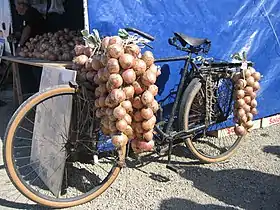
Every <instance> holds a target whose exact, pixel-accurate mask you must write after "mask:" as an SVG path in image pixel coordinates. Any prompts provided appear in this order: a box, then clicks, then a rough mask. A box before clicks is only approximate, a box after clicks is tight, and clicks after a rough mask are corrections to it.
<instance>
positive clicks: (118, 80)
mask: <svg viewBox="0 0 280 210" xmlns="http://www.w3.org/2000/svg"><path fill="white" fill-rule="evenodd" d="M107 83H108V84H109V85H110V87H111V88H112V89H115V88H119V87H120V86H122V84H123V79H122V77H121V75H119V74H111V75H110V76H109V80H108V82H107Z"/></svg>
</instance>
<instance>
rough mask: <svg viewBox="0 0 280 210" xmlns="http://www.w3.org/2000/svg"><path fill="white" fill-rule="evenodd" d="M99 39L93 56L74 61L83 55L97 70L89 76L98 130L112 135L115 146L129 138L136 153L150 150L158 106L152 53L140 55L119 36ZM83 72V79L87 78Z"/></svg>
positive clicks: (137, 48) (158, 72) (152, 143)
mask: <svg viewBox="0 0 280 210" xmlns="http://www.w3.org/2000/svg"><path fill="white" fill-rule="evenodd" d="M100 41H101V43H100V48H99V49H98V50H97V51H96V52H95V53H94V55H91V56H89V57H87V58H86V57H85V56H84V55H79V56H77V57H75V58H74V63H76V64H77V63H78V62H77V61H78V60H81V59H84V58H85V60H87V62H88V61H90V62H91V67H92V68H93V69H94V70H98V71H97V73H96V74H94V78H93V81H94V83H95V84H96V85H98V87H97V88H96V89H95V91H94V92H95V97H96V99H95V101H94V104H95V107H96V112H95V114H96V117H97V118H99V119H100V123H101V130H102V132H103V133H104V134H105V135H110V136H111V137H112V143H113V144H114V145H115V146H116V147H117V148H121V147H122V146H124V145H126V144H127V142H128V141H129V140H132V141H131V145H132V149H133V150H134V151H135V152H136V153H140V152H145V151H151V150H152V149H153V147H154V141H153V129H154V126H155V123H156V117H155V115H154V114H155V113H156V112H157V110H158V108H159V105H158V103H157V101H156V100H155V98H154V97H155V96H156V95H157V92H158V87H157V86H156V85H155V82H156V78H157V76H159V75H160V70H159V69H158V68H157V66H155V64H154V56H153V54H152V52H150V51H145V52H144V53H143V55H142V54H141V49H140V47H139V46H138V45H137V44H135V43H133V42H129V41H128V40H125V39H122V38H120V37H119V36H112V37H105V38H103V39H102V40H100ZM77 47H78V46H77ZM77 47H76V48H77ZM81 64H82V63H81ZM90 72H91V71H90ZM81 73H82V70H81ZM87 75H88V73H86V76H84V79H89V78H87ZM90 76H92V74H90Z"/></svg>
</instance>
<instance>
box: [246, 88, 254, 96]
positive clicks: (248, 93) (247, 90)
mask: <svg viewBox="0 0 280 210" xmlns="http://www.w3.org/2000/svg"><path fill="white" fill-rule="evenodd" d="M244 91H245V95H251V93H252V92H254V90H253V87H251V86H246V87H245V89H244Z"/></svg>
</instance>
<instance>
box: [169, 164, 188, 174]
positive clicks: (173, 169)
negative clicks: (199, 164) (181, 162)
mask: <svg viewBox="0 0 280 210" xmlns="http://www.w3.org/2000/svg"><path fill="white" fill-rule="evenodd" d="M166 168H168V169H170V170H172V171H174V172H176V173H178V174H182V173H184V172H185V170H184V169H182V168H181V167H178V166H175V165H173V164H167V165H166Z"/></svg>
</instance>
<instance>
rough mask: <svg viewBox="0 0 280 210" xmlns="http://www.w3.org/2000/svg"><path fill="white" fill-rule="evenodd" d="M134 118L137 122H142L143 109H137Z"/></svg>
mask: <svg viewBox="0 0 280 210" xmlns="http://www.w3.org/2000/svg"><path fill="white" fill-rule="evenodd" d="M133 119H134V121H135V122H142V121H143V120H144V118H143V117H142V114H141V111H136V112H135V113H134V115H133Z"/></svg>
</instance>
